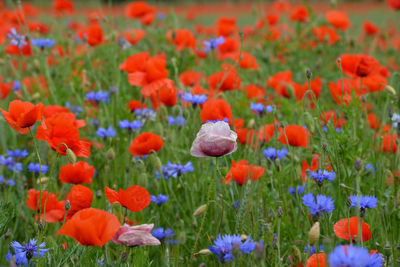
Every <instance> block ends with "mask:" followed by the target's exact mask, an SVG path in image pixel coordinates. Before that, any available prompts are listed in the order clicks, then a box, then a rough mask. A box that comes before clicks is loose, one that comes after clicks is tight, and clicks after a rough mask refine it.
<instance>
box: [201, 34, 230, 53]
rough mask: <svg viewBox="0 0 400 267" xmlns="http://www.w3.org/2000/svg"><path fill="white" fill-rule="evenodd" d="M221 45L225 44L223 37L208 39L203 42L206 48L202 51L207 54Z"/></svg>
mask: <svg viewBox="0 0 400 267" xmlns="http://www.w3.org/2000/svg"><path fill="white" fill-rule="evenodd" d="M223 43H225V38H224V37H223V36H220V37H218V38H213V39H210V40H209V41H204V42H203V44H204V46H205V47H206V48H205V49H204V51H205V52H209V51H210V50H215V49H217V47H218V46H219V45H221V44H223Z"/></svg>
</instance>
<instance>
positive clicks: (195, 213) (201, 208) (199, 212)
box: [193, 204, 207, 217]
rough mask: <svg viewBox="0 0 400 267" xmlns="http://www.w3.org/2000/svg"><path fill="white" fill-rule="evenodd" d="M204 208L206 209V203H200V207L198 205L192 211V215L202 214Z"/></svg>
mask: <svg viewBox="0 0 400 267" xmlns="http://www.w3.org/2000/svg"><path fill="white" fill-rule="evenodd" d="M206 209H207V204H204V205H201V206H200V207H198V208H197V209H196V210H195V211H194V213H193V216H194V217H197V216H200V215H202V214H203V213H204V212H205V211H206Z"/></svg>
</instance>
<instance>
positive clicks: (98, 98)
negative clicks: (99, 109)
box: [86, 91, 110, 103]
mask: <svg viewBox="0 0 400 267" xmlns="http://www.w3.org/2000/svg"><path fill="white" fill-rule="evenodd" d="M86 99H87V100H89V101H95V102H97V103H100V102H104V103H108V102H110V98H109V92H107V91H97V92H95V91H91V92H89V93H87V94H86Z"/></svg>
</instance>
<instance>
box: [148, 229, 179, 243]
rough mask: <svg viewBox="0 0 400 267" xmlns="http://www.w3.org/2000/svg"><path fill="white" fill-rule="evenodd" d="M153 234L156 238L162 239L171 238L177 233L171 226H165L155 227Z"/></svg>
mask: <svg viewBox="0 0 400 267" xmlns="http://www.w3.org/2000/svg"><path fill="white" fill-rule="evenodd" d="M152 234H153V236H154V237H155V238H157V239H160V240H164V239H170V238H172V237H173V236H174V235H175V233H174V231H172V229H171V228H168V229H165V230H164V228H162V227H159V228H156V229H153V231H152Z"/></svg>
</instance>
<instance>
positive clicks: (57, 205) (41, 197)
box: [26, 189, 65, 223]
mask: <svg viewBox="0 0 400 267" xmlns="http://www.w3.org/2000/svg"><path fill="white" fill-rule="evenodd" d="M46 199H47V202H46ZM45 204H46V205H45ZM26 205H27V206H28V208H29V209H31V210H34V211H39V210H40V211H41V215H40V217H41V218H42V217H43V216H44V220H45V221H46V222H49V223H53V222H58V221H62V220H63V219H64V214H65V210H64V205H65V201H58V200H57V197H56V195H54V194H53V193H49V192H47V191H42V192H41V193H40V191H36V190H35V189H29V191H28V198H27V199H26ZM45 206H46V209H45V208H44V207H45ZM45 210H46V212H45ZM45 213H46V214H45Z"/></svg>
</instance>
